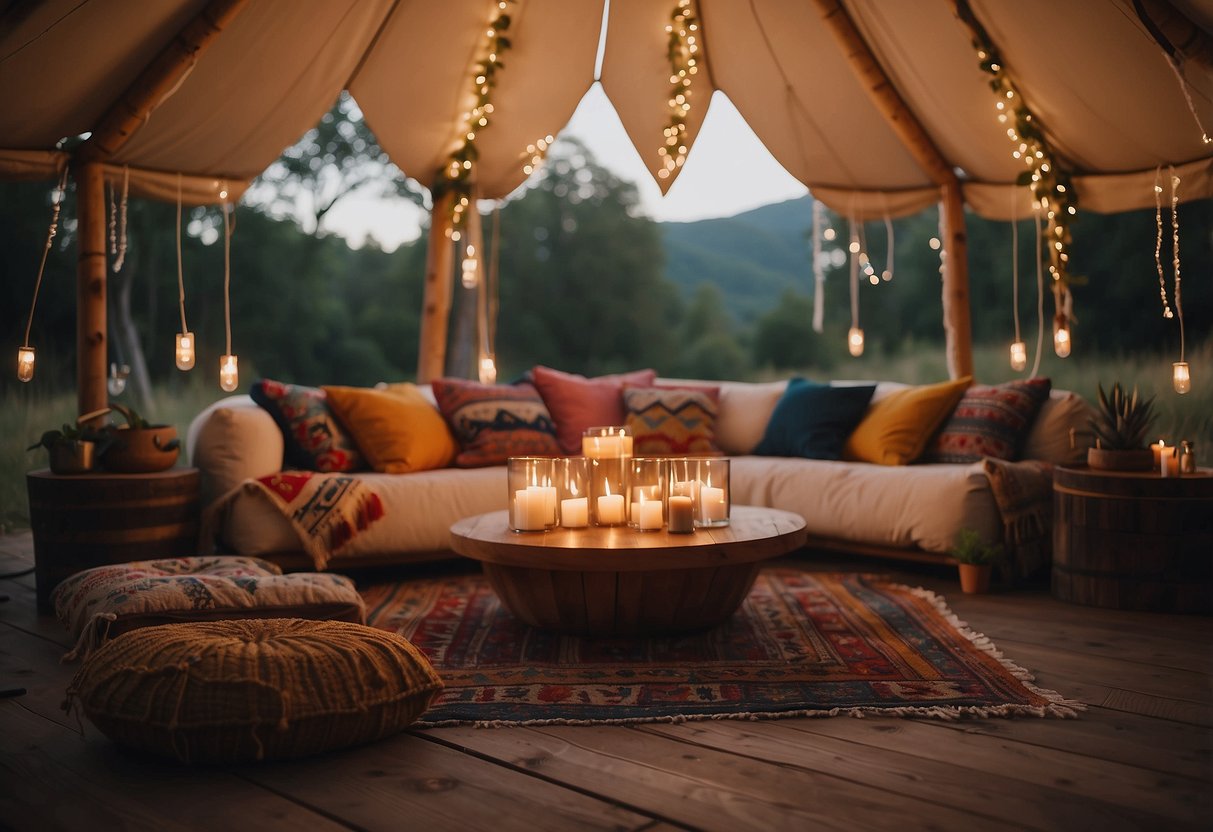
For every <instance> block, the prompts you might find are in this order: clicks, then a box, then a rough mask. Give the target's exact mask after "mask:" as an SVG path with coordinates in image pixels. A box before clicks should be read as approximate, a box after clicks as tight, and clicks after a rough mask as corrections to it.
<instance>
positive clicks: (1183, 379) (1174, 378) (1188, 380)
mask: <svg viewBox="0 0 1213 832" xmlns="http://www.w3.org/2000/svg"><path fill="white" fill-rule="evenodd" d="M1171 382H1172V384H1174V385H1175V392H1176V393H1179V394H1180V395H1183V394H1184V393H1187V392H1188V391H1189V390H1191V389H1192V376H1191V375H1190V374H1189V372H1188V362H1187V361H1176V362H1175V363H1174V364H1172V365H1171Z"/></svg>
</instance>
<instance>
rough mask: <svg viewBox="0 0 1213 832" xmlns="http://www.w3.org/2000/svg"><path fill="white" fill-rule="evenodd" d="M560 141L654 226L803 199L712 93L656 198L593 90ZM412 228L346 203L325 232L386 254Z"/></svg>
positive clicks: (368, 204) (391, 210)
mask: <svg viewBox="0 0 1213 832" xmlns="http://www.w3.org/2000/svg"><path fill="white" fill-rule="evenodd" d="M560 135H561V136H562V137H563V136H574V137H576V138H578V139H580V140H581V141H582V142H583V143H584V144H585V145H586V146H587V147H588V148H589V149H590V150H591V151H592V152H593V154H594V156H595V158H597V160H598V162H599V163H600V164H602V165H604V166H605V167H608V168H610V169H611V170H613V171H614V172H615V173H616V174H617V175H618V176H620V177H621V178H623V179H626V180H628V181H631V182H635V183H636V184H637V186H638V187H639V189H640V198H641V204H642V206H643V208H644V210H645V211H646V212H647V213H648V215H649V216H651V217H653V218H654V219H657V220H672V221H685V220H697V219H705V218H707V217H728V216H732V215H733V214H738V213H741V212H743V211H748V210H750V209H751V208H756V207H758V206H760V205H768V204H770V203H773V202H782V201H783V200H786V199H792V198H795V197H798V196H803V195H804V194H805V193H806V190H805V187H804V186H803V185H801V184H800V183H799V182H797V181H796V180H795V179H793V178H792V177H791V176H790V175H789V174H788V172H787V171H785V170H784V169H783V167H782V166H781V165H780V164H779V163H778V162H777V161H775V159H774V158H773V157H772V156H771V154H770V153H768V152H767V149H766V148H765V147H763V145H762V143H761V142H760V141H759V140H758V138H757V137H756V136H755V135H754V133H753V131H752V130H750V128H749V126H748V125H747V124H746V123H745V121H743V120H742V118H741V116H740V114H738V112H737V110H736V109H735V108H734V107H733V105H732V103H731V102H730V101H729V100H728V98H726V97H725V96H724V94H723V93H720V92H717V93H716V94H715V96H714V97H713V99H712V102H711V106H710V107H709V108H708V113H707V117H706V118H705V119H704V123H703V129H702V130H701V131H700V133H699V136H698V137H697V139H696V141H695V144H694V145H693V146H692V148H691V154H690V155H689V156H688V157H687V162H686V166H685V168H684V169H683V171H682V173H680V174H679V176H678V179H677V180H676V181H675V182H674V184H673V186H671V188H670V191H669V193H668V194H667V195H666V196H664V197H663V196H662V195H661V190H660V189H659V188H658V187H657V183H656V182H654V181H653V178H652V176H651V175H650V174H649V172H648V170H646V169H645V167H644V163H643V162H642V161H641V159H640V155H639V153H638V152H637V151H636V149H635V147H633V146H632V143H631V142H630V141H629V140H628V137H627V133H625V132H624V129H623V125H622V124H621V123H620V122H619V117H618V116H617V115H615V111H614V109H613V108H612V107H611V104H610V101H608V100H607V97H606V94H605V93H604V92H603V91H602V88H601V87H600V86H599V85H597V84H595V85H594V87H593V88H592V89H591V90H590V92H589V93H588V94H587V95H586V97H585V98H584V99H583V100H582V102H581V105H580V106H579V107H578V108H577V111H576V112H575V113H574V114H573V118H572V119H571V120H570V121H569V124H568V126H567V127H566V128H565V129H564V130H563V131H562V132H561V133H560ZM420 221H421V214H420V212H419V211H418V210H417V209H416V208H414V207H413V206H411V205H405V204H396V205H393V204H391V203H383V202H380V201H377V200H369V199H367V200H363V199H359V198H358V197H357V196H351V197H348V198H347V200H345V201H343V202H342V203H338V205H337V207H336V208H334V209H333V213H332V214H331V215H330V217H329V218H328V221H327V222H326V225H327V227H328V228H329V229H331V230H333V231H336V232H338V233H340V234H342V235H343V236H345V237H346V238H347V239H349V240H350V242H351V244H353V245H360V244H361V243H362V241H363V239H364V238H365V237H366V235H367V234H371V235H373V236H374V237H376V238H377V239H378V240H379V242H380V244H381V245H383V246H384V247H385V248H387V249H389V250H390V249H394V248H395V247H396V246H398V245H400V243H402V242H407V241H408V240H413V239H416V238H417V236H418V235H419V233H420Z"/></svg>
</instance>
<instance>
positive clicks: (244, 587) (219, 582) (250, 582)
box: [51, 556, 366, 658]
mask: <svg viewBox="0 0 1213 832" xmlns="http://www.w3.org/2000/svg"><path fill="white" fill-rule="evenodd" d="M51 600H52V602H53V604H54V607H55V614H56V615H57V616H58V618H59V621H60V622H61V623H62V624H63V625H64V626H65V627H67V629H68V630H70V631H71V633H72V635H73V636H74V637H75V638H76V639H77V643H76V649H75V650H73V651H72V652H71V653H69V654H68V658H75V657H76V656H77V655H79V654H81V653H88V652H89V651H90V650H92V649H94V648H95V647H96V646H98V645H99V644H101V643H102V642H103V641H105V639H107V638H114V637H115V636H118V635H121V634H122V633H125V632H128V631H130V630H135V629H138V628H140V627H150V626H155V625H159V624H171V623H175V622H181V621H208V620H216V619H228V618H313V619H335V620H339V621H352V622H356V623H361V622H362V621H364V620H365V619H366V610H365V607H364V605H363V603H362V598H361V596H359V594H358V592H357V590H356V589H355V588H354V584H353V582H352V581H351V580H350V579H349V578H346V577H344V576H342V575H328V574H325V575H322V574H317V573H295V574H292V575H283V574H282V570H281V569H279V568H278V567H277V566H276V565H274V564H272V563H268V562H266V561H263V560H260V559H258V558H249V557H222V556H220V557H188V558H166V559H164V560H146V561H132V562H130V563H115V564H108V565H105V566H97V567H94V568H92V569H86V570H84V571H83V572H77V573H76V574H75V575H72V576H71V577H70V578H68V579H67V580H66V581H64V582H63V583H61V584H59V586H57V587H56V588H55V592H54V594H53V595H52V596H51Z"/></svg>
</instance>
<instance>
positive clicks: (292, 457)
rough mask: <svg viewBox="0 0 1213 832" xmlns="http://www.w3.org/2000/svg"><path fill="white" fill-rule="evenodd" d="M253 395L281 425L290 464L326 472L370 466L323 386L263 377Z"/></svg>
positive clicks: (253, 389) (287, 465) (285, 455)
mask: <svg viewBox="0 0 1213 832" xmlns="http://www.w3.org/2000/svg"><path fill="white" fill-rule="evenodd" d="M249 395H250V396H252V398H253V401H255V402H256V403H257V404H259V405H261V406H262V407H263V408H265V409H266V411H267V412H268V413H269V414H270V415H271V416H273V417H274V421H275V422H277V423H278V427H279V428H281V430H282V439H283V442H284V443H285V449H284V453H283V460H284V462H285V463H286V467H288V468H299V469H301V470H304V471H326V472H327V471H358V470H360V469H362V468H365V467H366V463H365V462H364V461H363V459H362V454H360V453H359V452H358V446H357V445H356V444H355V442H354V439H353V437H351V436H350V435H349V434H348V433H346V431H345V428H343V427H342V426H341V423H340V422H338V421H337V419H336V417H335V416H333V413H332V411H330V410H329V407H328V399H327V397H326V396H325V395H324V391H323V390H319V389H317V388H315V387H302V386H300V385H298V384H283V383H282V382H280V381H273V380H271V379H268V378H263V379H261V380H260V381H257V382H255V383H254V384H253V386H252V388H250V389H249Z"/></svg>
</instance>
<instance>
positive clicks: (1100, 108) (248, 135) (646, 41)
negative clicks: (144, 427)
mask: <svg viewBox="0 0 1213 832" xmlns="http://www.w3.org/2000/svg"><path fill="white" fill-rule="evenodd" d="M843 5H844V7H845V9H846V10H847V12H848V13H849V15H850V16H851V17H852V19H853V20H854V22H855V24H856V26H857V28H858V29H859V30H860V32H861V33H862V34H863V36H864V38H865V39H866V40H867V42H868V43H869V45H870V46H871V48H872V50H873V51H874V52H875V54H876V55H877V57H878V59H879V61H880V63H881V65H882V67H883V69H884V71H885V72H886V73H887V74H888V76H889V77H890V79H891V81H892V83H893V85H894V86H895V87H896V89H897V90H898V92H899V93H900V95H901V96H902V98H903V99H904V100H905V101H906V103H907V104H908V106H909V108H910V109H911V110H912V111H913V112H914V114H915V115H916V117H917V118H918V120H919V121H920V122H921V123H922V125H923V126H924V127H925V129H926V131H927V133H928V134H929V135H930V137H931V139H932V141H933V142H934V144H935V145H936V146H937V147H938V148H939V150H940V151H941V153H942V154H943V156H944V157H945V158H946V159H947V160H948V162H949V163H950V164H951V165H953V166H954V167H955V168H956V169H957V170H958V172H959V174H960V176H961V180H962V182H964V183H965V194H966V199H967V201H968V203H969V205H970V207H972V208H973V209H975V210H977V211H978V212H979V213H981V214H983V215H986V216H989V217H994V218H1002V217H1006V216H1008V215H1009V214H1010V213H1011V210H1012V199H1013V196H1012V192H1013V190H1014V189H1013V182H1014V179H1015V177H1016V175H1017V174H1018V173H1019V170H1020V166H1019V165H1018V164H1017V163H1016V162H1015V161H1014V160H1013V159H1012V158H1011V156H1010V150H1011V146H1010V143H1009V141H1008V139H1007V138H1006V136H1005V131H1004V128H1003V127H1002V126H1001V125H999V124H998V123H997V122H996V121H995V119H994V117H993V98H992V93H991V92H990V89H989V86H988V83H987V81H988V78H987V76H986V75H985V74H984V73H982V72H981V70H980V69H979V67H978V62H977V59H976V56H975V53H974V49H973V47H972V45H971V44H970V39H969V33H968V30H967V29H966V28H965V26H964V25H963V24H962V23H961V22H960V20H959V19H958V18H957V16H956V13H955V8H954V6H953V4H952V3H951V2H948V1H947V0H924V2H913V3H910V2H887V0H883V1H882V0H846V1H845V2H844V4H843ZM206 6H207V3H206V2H205V1H204V0H158V2H155V3H147V2H145V1H144V0H84V1H83V2H81V0H46V2H42V3H26V2H16V3H8V4H0V98H2V100H3V101H4V104H5V106H4V107H2V108H0V176H10V177H29V176H36V175H43V176H46V177H47V178H50V177H52V176H53V175H54V170H55V168H56V166H57V165H60V164H62V162H63V158H62V156H61V155H58V154H56V153H55V149H56V147H57V145H58V143H59V141H60V140H61V139H63V138H65V137H70V136H76V135H79V134H82V133H87V132H88V131H90V130H91V129H92V128H93V127H94V125H95V124H96V123H97V121H98V119H99V118H100V116H101V115H102V114H103V113H105V112H106V111H107V110H109V109H110V108H111V107H112V106H113V105H114V104H115V102H117V101H119V99H120V98H121V95H122V92H123V90H125V89H126V88H127V87H128V85H130V83H131V82H132V81H133V80H134V79H135V78H136V77H137V76H138V74H139V72H140V71H141V70H142V69H143V67H145V66H147V65H148V64H149V63H150V62H151V61H152V59H153V58H154V57H155V55H156V54H157V53H158V52H159V51H160V50H161V49H162V48H163V47H164V45H165V44H167V43H169V42H170V41H171V40H172V38H173V37H174V36H175V35H176V33H177V32H179V31H180V30H181V29H182V28H183V27H184V26H185V25H186V24H187V23H188V22H189V21H190V20H191V19H193V18H194V17H195V16H196V15H197V14H198V13H199V12H200V11H201V10H202V9H204V8H205V7H206ZM697 6H698V14H699V17H700V20H701V22H702V32H701V34H702V43H703V46H704V52H703V61H704V66H705V71H703V72H701V73H700V74H699V76H697V79H696V81H695V85H694V98H693V103H694V106H693V108H692V110H691V113H690V123H689V125H688V127H689V134H690V139H691V141H692V143H693V140H694V137H695V134H696V132H697V131H698V128H699V125H700V124H701V123H702V119H703V116H704V112H705V109H706V106H705V105H706V103H707V102H708V101H709V100H710V98H711V95H712V92H713V91H714V90H717V89H718V90H720V91H722V92H724V93H725V94H727V95H728V96H729V98H730V99H731V101H732V102H733V103H734V104H735V106H736V107H737V109H738V110H739V111H740V112H741V113H742V115H743V116H744V117H745V118H746V120H747V121H748V122H749V123H750V125H751V126H752V127H753V128H754V130H755V132H756V133H757V134H758V136H759V138H760V139H762V141H763V142H764V143H765V144H766V146H767V147H768V148H769V149H770V150H771V152H772V153H773V154H774V155H775V157H776V158H777V159H778V160H779V161H780V162H781V163H782V164H783V165H784V166H785V167H786V168H787V169H788V170H789V172H791V173H792V174H793V175H794V176H795V177H796V178H797V179H799V180H800V181H801V182H803V183H804V184H806V185H807V186H808V187H809V188H810V189H811V190H812V191H813V192H814V194H815V195H817V196H818V197H819V198H822V199H824V200H825V201H827V203H828V204H830V205H831V207H833V208H834V209H835V210H838V211H839V212H842V213H856V214H858V215H860V216H869V217H870V216H873V215H880V214H883V213H886V212H887V213H890V214H892V215H898V214H902V213H908V212H910V211H913V210H917V209H919V208H922V207H925V206H926V205H929V204H931V203H933V202H935V201H937V200H938V189H937V188H936V187H935V186H934V185H933V184H932V182H931V181H930V179H929V178H928V177H927V175H926V174H925V173H924V171H923V170H922V169H921V168H920V167H919V165H918V164H916V163H915V161H914V158H913V157H912V156H911V154H910V153H909V152H908V151H907V150H905V148H904V147H903V146H902V144H901V143H900V141H899V140H898V138H897V136H896V135H895V134H894V132H893V131H892V130H891V129H890V127H889V126H888V124H887V123H886V121H885V119H884V118H883V116H882V115H881V114H880V113H879V112H878V111H877V110H876V109H875V107H874V106H873V105H872V103H871V102H870V100H869V97H868V95H867V93H866V91H865V90H864V89H863V88H862V87H861V85H860V83H859V82H858V81H857V80H856V75H855V73H854V71H853V70H852V68H851V66H850V64H849V61H848V59H847V57H846V56H845V55H844V54H843V53H842V52H841V51H840V49H839V47H838V45H837V43H836V42H835V40H834V38H833V37H832V35H831V34H830V33H829V31H828V30H827V29H826V28H824V27H823V25H822V22H821V19H820V16H819V13H818V11H817V6H816V4H815V3H812V2H789V1H788V0H700V2H699V3H698V4H697ZM971 6H972V8H973V11H974V13H975V14H976V15H977V17H978V18H979V19H980V20H981V21H982V23H983V25H984V26H985V28H986V29H987V30H988V32H989V33H990V35H991V37H992V38H993V39H994V41H995V42H996V43H997V44H998V46H999V48H1000V49H1001V50H1002V53H1003V56H1004V59H1005V62H1006V63H1007V65H1008V66H1009V68H1010V69H1011V71H1012V73H1013V74H1014V77H1015V79H1016V82H1017V84H1018V86H1019V87H1020V89H1021V91H1022V93H1023V95H1024V97H1025V99H1026V100H1027V101H1028V103H1029V104H1030V106H1031V107H1032V108H1033V110H1034V111H1035V112H1036V114H1037V116H1038V118H1039V121H1040V123H1041V124H1043V125H1044V126H1045V129H1046V131H1047V133H1048V135H1049V137H1050V138H1051V140H1052V141H1053V142H1054V145H1055V147H1056V150H1057V151H1058V153H1059V154H1060V155H1061V156H1062V157H1063V159H1064V160H1065V161H1066V162H1067V164H1068V165H1069V166H1070V167H1071V168H1072V170H1073V172H1074V173H1075V174H1076V175H1077V179H1076V180H1075V185H1076V189H1077V191H1078V195H1079V202H1080V205H1081V206H1083V207H1084V208H1089V209H1093V210H1100V211H1119V210H1126V209H1131V208H1139V207H1147V206H1152V204H1153V191H1152V184H1153V172H1154V169H1155V167H1156V166H1158V165H1164V166H1165V165H1168V164H1173V165H1177V166H1180V167H1179V169H1180V170H1181V171H1182V172H1183V174H1182V175H1183V177H1184V189H1183V192H1182V197H1183V198H1184V199H1193V198H1198V197H1209V196H1213V145H1209V144H1205V143H1204V142H1202V140H1201V130H1200V128H1199V127H1198V126H1197V124H1196V121H1195V120H1194V118H1193V115H1192V114H1191V112H1189V107H1188V105H1187V103H1186V102H1185V98H1184V93H1183V90H1182V88H1181V85H1180V83H1179V81H1178V78H1177V76H1176V73H1175V72H1174V71H1173V69H1172V67H1171V66H1169V65H1168V63H1167V59H1166V57H1165V55H1164V53H1163V51H1162V50H1161V49H1160V48H1159V46H1158V45H1157V44H1156V43H1155V41H1154V40H1153V39H1152V38H1151V37H1150V34H1149V33H1148V31H1147V30H1146V27H1145V26H1144V25H1143V24H1142V22H1141V21H1140V20H1139V18H1138V16H1137V14H1136V12H1135V10H1134V7H1133V3H1132V0H1067V2H1064V3H1058V2H1054V0H1016V2H1015V3H1007V2H1002V0H972V3H971ZM1211 6H1213V4H1210V3H1209V2H1208V0H1184V2H1180V3H1177V4H1176V6H1175V8H1176V9H1177V10H1178V11H1179V12H1180V13H1183V14H1186V15H1187V16H1188V17H1189V19H1191V20H1193V21H1194V22H1196V23H1198V24H1203V25H1204V26H1206V27H1207V26H1208V25H1209V23H1210V21H1211V20H1213V11H1211ZM673 7H674V0H665V1H664V2H662V0H657V2H654V0H612V3H611V7H610V14H609V26H608V30H607V36H606V48H605V52H604V54H603V62H602V69H601V78H602V83H603V85H604V88H605V90H606V92H607V95H608V96H609V97H610V98H611V100H612V101H613V103H614V104H615V107H616V109H617V111H618V113H619V115H620V118H621V119H622V121H623V124H624V127H625V128H626V130H627V133H628V135H629V136H630V137H631V139H632V141H633V143H634V144H635V145H636V147H637V150H638V151H639V152H640V155H641V158H642V159H644V160H645V163H646V165H648V166H649V169H650V171H652V172H654V173H655V172H656V170H657V168H658V166H659V161H658V157H657V155H656V150H657V147H659V146H660V141H661V137H662V130H663V129H664V127H665V125H666V122H667V119H668V110H667V108H666V98H667V97H668V91H669V65H668V63H667V61H666V56H665V49H666V33H665V31H664V26H665V24H666V23H667V22H668V21H669V15H670V11H671V9H672V8H673ZM496 11H497V8H496V3H493V2H481V0H461V1H460V2H451V0H252V2H249V3H247V5H246V6H245V7H244V8H243V9H242V11H241V12H240V14H239V15H238V16H237V17H236V18H235V19H234V20H233V21H232V22H231V23H230V24H229V25H228V26H227V27H226V28H225V29H224V30H223V31H222V32H221V33H220V34H219V36H218V38H217V39H216V40H215V42H214V44H213V45H212V47H211V48H210V49H208V50H207V51H206V52H205V53H203V54H202V55H201V57H200V59H199V60H198V61H197V63H196V65H195V66H193V68H192V69H191V70H190V71H189V72H188V74H186V75H185V77H184V78H183V79H182V80H181V81H180V83H179V84H178V85H177V86H176V88H175V89H173V90H171V91H170V92H171V94H170V95H168V96H166V97H165V98H164V100H163V101H162V102H160V104H159V106H158V107H156V108H155V109H154V111H153V112H152V113H151V114H150V115H149V117H148V118H147V119H146V121H145V123H144V124H143V125H142V127H140V129H138V130H137V131H136V132H135V134H134V136H133V138H132V139H131V140H130V141H129V142H128V143H127V144H126V145H125V146H124V147H122V148H121V150H120V151H119V152H118V153H117V154H116V155H115V157H114V158H112V159H110V160H107V162H108V163H109V167H108V168H107V173H108V175H109V176H110V177H111V178H113V177H118V176H121V175H122V171H123V168H124V167H128V168H129V170H130V177H131V184H132V188H133V189H134V190H136V191H137V192H142V193H146V194H150V195H153V196H157V197H161V198H172V196H173V195H175V191H176V182H177V175H178V173H180V174H182V175H183V181H184V187H185V190H186V193H187V197H186V198H187V199H190V200H198V201H202V200H205V199H217V194H218V191H219V189H221V188H222V187H224V186H225V185H226V187H227V188H228V189H229V190H230V191H231V192H232V193H233V195H236V194H239V192H240V191H241V190H242V188H243V186H244V184H245V183H247V181H248V180H249V179H250V178H251V177H254V176H255V175H256V174H257V173H259V172H260V171H261V170H263V169H264V168H265V167H267V166H268V165H269V164H270V163H271V162H272V161H273V160H274V159H275V158H277V156H278V155H279V154H280V153H281V151H282V150H283V149H284V148H285V147H287V146H289V145H290V144H292V143H293V142H294V141H296V140H297V139H298V138H299V136H301V135H302V134H303V133H304V132H305V131H306V130H307V129H308V128H310V127H311V126H312V125H314V124H315V123H316V121H317V120H318V119H319V117H320V116H321V115H322V114H323V113H324V112H325V111H326V110H327V109H329V107H331V106H332V104H333V102H334V101H335V100H336V98H337V96H338V94H339V93H340V91H341V90H342V89H349V90H351V92H352V93H353V95H354V96H355V98H356V99H357V100H358V102H359V104H360V106H361V107H362V109H363V112H364V114H365V115H366V118H367V121H368V123H369V124H370V126H371V128H372V129H373V130H374V131H375V132H376V135H377V136H378V137H379V139H380V141H381V143H382V144H383V146H384V147H385V149H387V151H388V152H389V154H390V155H391V156H392V157H393V159H394V160H395V161H396V162H397V164H398V165H400V167H401V168H402V169H403V170H404V171H405V172H406V173H407V174H408V175H410V176H412V177H414V178H416V179H418V180H419V181H421V182H422V183H423V184H430V183H431V182H432V181H433V176H434V173H435V171H436V170H437V169H438V168H439V167H440V166H441V162H442V160H443V159H444V158H445V156H446V154H447V153H449V152H450V150H451V149H452V148H453V147H454V144H455V142H456V140H457V139H458V135H457V133H456V131H457V130H458V127H459V118H460V114H461V113H462V112H463V111H465V110H466V109H467V96H468V73H469V71H470V68H471V67H472V66H473V64H474V62H475V60H476V59H477V57H478V49H479V44H480V43H481V38H482V36H483V31H484V28H485V26H486V25H487V22H488V21H489V20H491V19H492V17H493V15H494V14H495V13H496ZM511 14H512V15H513V18H514V20H513V24H512V26H511V31H510V35H511V39H512V40H513V44H514V48H513V49H512V50H511V51H510V53H509V54H508V55H506V56H505V63H506V67H505V69H504V70H503V72H502V75H501V79H500V83H499V86H498V88H497V89H496V91H495V93H494V102H495V104H496V118H495V122H494V124H493V125H492V126H491V128H490V129H486V130H485V131H484V132H483V134H482V135H481V137H480V139H479V141H478V146H479V148H480V150H481V153H482V156H481V160H480V163H479V168H478V171H477V177H478V180H479V182H480V186H481V191H482V193H484V194H485V195H486V196H490V197H499V196H502V195H504V194H506V193H508V192H509V191H510V190H512V189H513V188H514V187H516V186H517V185H518V184H519V183H520V182H521V181H522V179H523V173H522V170H521V162H520V159H519V157H520V154H521V152H522V150H523V148H525V146H526V145H527V144H529V143H532V142H534V141H535V139H537V138H538V137H541V136H545V135H547V134H554V133H557V132H558V131H559V128H560V127H561V126H562V125H563V124H564V123H565V122H566V121H567V120H568V118H569V116H570V115H571V113H572V111H573V109H574V108H575V107H576V104H577V102H578V101H579V99H580V98H581V96H582V95H583V94H584V93H585V91H586V90H587V89H588V88H589V86H590V84H591V83H592V82H593V74H594V61H595V53H596V48H597V46H598V42H599V35H600V32H601V26H602V6H601V5H600V4H599V3H597V2H595V1H592V0H585V2H561V1H560V0H520V1H519V2H518V3H516V4H514V5H512V6H511ZM1182 69H1183V71H1184V74H1185V76H1186V77H1187V79H1188V81H1189V84H1190V89H1189V92H1190V94H1191V97H1192V101H1193V106H1194V108H1195V109H1196V111H1197V113H1198V115H1199V116H1200V117H1201V118H1202V119H1203V120H1204V122H1205V124H1206V126H1210V125H1213V70H1211V69H1210V67H1209V66H1207V65H1202V64H1199V63H1197V62H1195V61H1187V62H1186V63H1183V64H1182ZM692 152H694V151H693V145H692ZM743 163H744V162H743V161H742V160H739V164H743ZM657 181H658V183H659V184H660V185H662V186H663V187H668V185H669V184H670V183H671V182H672V181H673V179H672V178H671V179H664V180H660V179H659V180H657ZM1019 190H1021V191H1022V190H1024V189H1019ZM1027 210H1028V206H1027V199H1026V194H1024V195H1023V199H1022V210H1020V209H1016V211H1017V213H1020V214H1021V215H1024V214H1026V212H1027Z"/></svg>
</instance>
